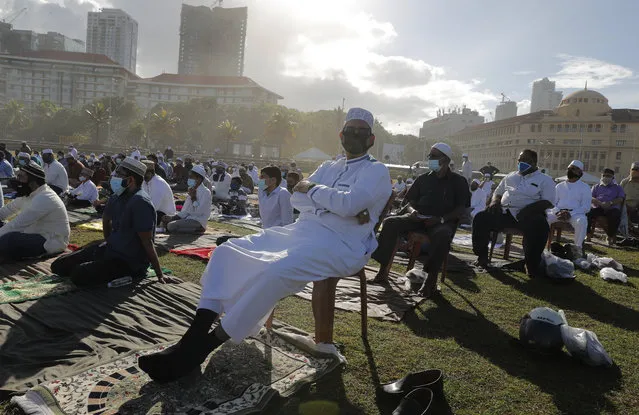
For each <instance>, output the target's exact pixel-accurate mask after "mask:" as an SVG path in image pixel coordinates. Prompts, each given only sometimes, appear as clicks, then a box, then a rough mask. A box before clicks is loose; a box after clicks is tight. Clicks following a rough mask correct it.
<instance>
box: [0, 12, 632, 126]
mask: <svg viewBox="0 0 639 415" xmlns="http://www.w3.org/2000/svg"><path fill="white" fill-rule="evenodd" d="M181 3H182V2H181V1H180V0H0V16H2V17H5V16H10V15H12V14H13V13H15V12H16V11H18V10H20V9H21V8H23V7H26V8H27V11H26V13H24V14H22V15H21V16H20V17H19V18H18V19H16V21H15V22H14V27H16V28H17V29H31V30H35V31H57V32H60V33H62V34H65V35H67V36H70V37H74V38H79V39H82V40H84V39H85V38H86V21H87V12H88V11H92V10H97V9H98V8H100V7H115V8H121V9H123V10H125V11H126V12H127V13H129V14H130V15H131V16H132V17H133V18H134V19H136V20H137V21H138V24H139V29H138V30H139V39H138V68H137V73H138V75H140V76H143V77H152V76H155V75H157V74H159V73H162V72H173V73H175V72H177V60H178V44H179V23H180V8H181ZM185 3H187V4H192V5H208V6H211V5H212V4H213V3H214V0H207V1H202V0H186V1H185ZM233 6H248V16H249V18H248V25H247V40H246V55H245V71H244V75H245V76H248V77H250V78H252V79H253V80H255V81H256V82H258V83H259V84H261V85H262V86H264V87H265V88H267V89H270V90H272V91H275V92H277V93H278V94H280V95H282V96H283V97H284V100H282V101H281V102H280V103H281V104H283V105H286V106H288V107H291V108H297V109H300V110H305V111H309V110H319V109H331V108H335V107H337V106H339V105H341V104H342V99H344V100H345V103H346V107H352V106H358V107H364V108H367V109H370V110H371V111H372V112H373V114H374V115H375V116H376V117H377V118H378V119H379V120H380V121H381V122H382V123H383V124H384V126H385V127H386V128H388V129H389V130H390V131H392V132H395V133H408V134H418V129H419V127H420V126H421V124H422V123H423V122H424V121H425V120H428V119H430V118H432V117H434V116H435V115H436V113H437V110H438V108H446V109H448V108H454V107H456V106H457V107H462V106H464V105H465V106H467V107H469V108H472V109H475V110H477V111H479V112H480V114H482V115H484V116H485V117H486V118H487V120H490V119H491V118H492V117H493V114H494V111H495V106H496V105H497V103H498V102H499V101H500V100H501V99H502V97H501V93H504V94H505V95H506V96H507V97H508V99H511V100H513V101H516V102H517V103H518V107H519V111H518V113H519V114H525V113H527V112H529V110H530V95H531V86H532V82H534V81H535V80H538V79H541V78H543V77H548V78H550V79H551V80H554V81H556V83H557V90H560V91H563V92H564V96H565V95H566V94H568V93H570V92H573V91H575V90H576V89H582V88H583V87H584V84H585V82H586V81H587V82H588V88H589V89H594V90H597V91H599V92H601V93H603V94H604V95H606V97H607V98H608V99H609V102H610V105H611V106H612V107H613V108H639V79H638V77H637V75H638V74H639V54H637V53H634V48H635V46H636V44H637V41H638V40H639V36H638V35H637V34H636V29H635V25H636V16H637V15H639V1H636V0H617V1H615V2H614V6H613V7H611V6H610V5H609V4H607V3H606V2H601V1H594V0H563V1H560V2H557V1H551V0H538V1H525V2H524V1H521V0H484V1H475V0H445V1H444V0H384V1H382V0H359V1H358V0H225V1H224V7H233Z"/></svg>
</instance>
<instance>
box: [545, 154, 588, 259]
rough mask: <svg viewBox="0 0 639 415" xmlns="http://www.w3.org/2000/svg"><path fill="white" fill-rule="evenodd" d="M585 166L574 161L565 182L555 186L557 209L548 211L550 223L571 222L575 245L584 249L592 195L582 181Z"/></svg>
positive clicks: (570, 165) (569, 166) (569, 167)
mask: <svg viewBox="0 0 639 415" xmlns="http://www.w3.org/2000/svg"><path fill="white" fill-rule="evenodd" d="M583 168H584V165H583V163H582V162H581V161H579V160H573V161H572V162H570V164H569V165H568V171H567V172H566V176H567V179H568V180H566V181H565V182H562V183H559V184H558V185H557V186H555V207H554V208H553V209H551V210H550V211H548V213H547V216H548V223H549V224H552V223H555V222H557V221H564V222H570V224H571V225H572V227H573V228H574V230H575V245H577V246H578V247H580V248H581V247H582V246H583V244H584V240H585V239H586V233H587V232H588V218H587V217H586V213H588V212H590V204H591V201H592V193H591V191H590V186H588V185H587V184H586V183H584V182H582V181H581V176H583V174H584V173H583Z"/></svg>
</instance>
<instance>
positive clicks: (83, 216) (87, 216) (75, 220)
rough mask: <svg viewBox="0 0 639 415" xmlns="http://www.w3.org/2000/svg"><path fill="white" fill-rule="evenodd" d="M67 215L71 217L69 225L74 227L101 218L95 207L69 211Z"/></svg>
mask: <svg viewBox="0 0 639 415" xmlns="http://www.w3.org/2000/svg"><path fill="white" fill-rule="evenodd" d="M67 215H68V216H69V223H70V224H72V225H75V224H79V223H83V222H89V221H91V220H93V219H95V218H98V217H100V216H101V215H100V214H98V212H97V211H96V210H95V209H94V208H93V207H88V208H78V209H67Z"/></svg>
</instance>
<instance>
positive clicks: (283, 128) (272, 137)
mask: <svg viewBox="0 0 639 415" xmlns="http://www.w3.org/2000/svg"><path fill="white" fill-rule="evenodd" d="M296 135H297V123H296V122H295V121H293V119H292V117H291V114H290V113H289V112H288V111H277V112H275V113H274V114H273V115H272V116H271V118H270V119H269V120H268V121H266V134H265V136H266V138H267V141H268V143H269V144H275V145H277V146H279V148H280V154H282V147H286V148H288V147H289V146H290V144H292V143H291V142H292V141H293V139H294V138H295V137H296ZM289 152H290V151H289Z"/></svg>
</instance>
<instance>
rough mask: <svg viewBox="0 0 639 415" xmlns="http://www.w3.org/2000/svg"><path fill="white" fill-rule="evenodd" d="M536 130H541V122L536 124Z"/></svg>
mask: <svg viewBox="0 0 639 415" xmlns="http://www.w3.org/2000/svg"><path fill="white" fill-rule="evenodd" d="M537 132H538V133H540V132H541V124H537Z"/></svg>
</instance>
